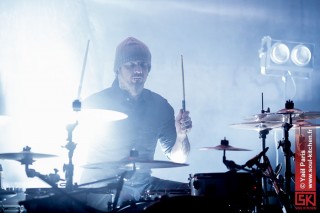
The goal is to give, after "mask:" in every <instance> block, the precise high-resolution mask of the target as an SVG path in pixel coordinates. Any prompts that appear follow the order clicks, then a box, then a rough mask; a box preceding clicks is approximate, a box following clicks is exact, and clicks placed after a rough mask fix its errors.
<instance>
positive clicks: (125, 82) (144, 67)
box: [118, 61, 150, 91]
mask: <svg viewBox="0 0 320 213" xmlns="http://www.w3.org/2000/svg"><path fill="white" fill-rule="evenodd" d="M149 71H150V64H148V63H146V62H143V61H130V62H126V63H124V64H123V65H121V67H120V68H119V72H118V79H119V85H120V87H121V88H122V89H126V90H130V91H131V90H138V89H142V88H143V87H144V83H145V82H146V80H147V77H148V74H149Z"/></svg>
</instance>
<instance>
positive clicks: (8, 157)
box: [0, 151, 57, 161]
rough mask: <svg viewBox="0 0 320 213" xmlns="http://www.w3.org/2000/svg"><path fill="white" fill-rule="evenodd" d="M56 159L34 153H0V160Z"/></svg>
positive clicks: (49, 155)
mask: <svg viewBox="0 0 320 213" xmlns="http://www.w3.org/2000/svg"><path fill="white" fill-rule="evenodd" d="M50 157H57V156H56V155H51V154H42V153H34V152H26V151H23V152H12V153H0V159H6V160H17V161H19V160H22V159H24V158H50Z"/></svg>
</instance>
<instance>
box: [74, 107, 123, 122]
mask: <svg viewBox="0 0 320 213" xmlns="http://www.w3.org/2000/svg"><path fill="white" fill-rule="evenodd" d="M77 114H78V115H77V116H78V120H81V121H95V122H96V121H103V122H105V121H107V122H108V121H118V120H123V119H126V118H127V117H128V115H127V114H125V113H122V112H118V111H114V110H106V109H82V110H81V111H79V112H77Z"/></svg>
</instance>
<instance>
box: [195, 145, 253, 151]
mask: <svg viewBox="0 0 320 213" xmlns="http://www.w3.org/2000/svg"><path fill="white" fill-rule="evenodd" d="M200 150H227V151H251V150H249V149H243V148H236V147H233V146H230V145H222V144H221V145H218V146H214V147H202V148H200Z"/></svg>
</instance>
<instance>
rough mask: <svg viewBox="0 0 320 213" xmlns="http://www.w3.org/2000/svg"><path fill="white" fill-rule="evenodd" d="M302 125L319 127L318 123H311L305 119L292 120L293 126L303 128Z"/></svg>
mask: <svg viewBox="0 0 320 213" xmlns="http://www.w3.org/2000/svg"><path fill="white" fill-rule="evenodd" d="M303 127H306V128H307V127H313V128H320V125H318V124H315V123H311V122H309V121H305V120H296V121H293V128H303Z"/></svg>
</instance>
